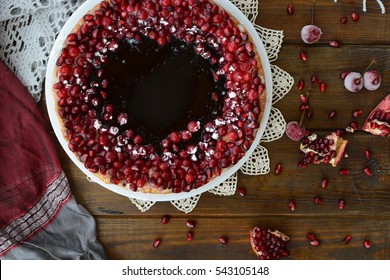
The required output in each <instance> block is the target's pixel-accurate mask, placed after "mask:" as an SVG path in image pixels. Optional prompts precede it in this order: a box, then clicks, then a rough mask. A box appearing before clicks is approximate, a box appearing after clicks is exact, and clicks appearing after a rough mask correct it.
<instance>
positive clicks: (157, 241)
mask: <svg viewBox="0 0 390 280" xmlns="http://www.w3.org/2000/svg"><path fill="white" fill-rule="evenodd" d="M160 244H161V239H156V240H154V241H153V247H154V248H158V247H160Z"/></svg>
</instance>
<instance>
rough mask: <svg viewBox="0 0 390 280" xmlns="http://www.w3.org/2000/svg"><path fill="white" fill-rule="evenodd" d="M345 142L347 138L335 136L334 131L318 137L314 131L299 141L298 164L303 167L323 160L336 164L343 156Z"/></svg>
mask: <svg viewBox="0 0 390 280" xmlns="http://www.w3.org/2000/svg"><path fill="white" fill-rule="evenodd" d="M347 143H348V141H347V140H344V139H343V138H342V137H340V136H337V135H336V133H332V134H331V135H327V136H325V137H320V136H318V135H317V134H315V133H314V134H311V135H309V136H306V137H304V138H303V139H302V141H301V146H300V150H301V161H300V165H301V166H302V167H303V166H306V165H307V164H309V163H314V164H320V163H322V162H324V163H330V164H331V165H332V166H336V165H337V164H338V163H339V162H340V160H341V159H342V158H343V156H344V153H345V148H346V146H347Z"/></svg>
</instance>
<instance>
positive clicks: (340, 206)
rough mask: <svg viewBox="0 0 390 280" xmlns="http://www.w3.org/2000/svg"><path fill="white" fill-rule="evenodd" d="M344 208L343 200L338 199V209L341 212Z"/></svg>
mask: <svg viewBox="0 0 390 280" xmlns="http://www.w3.org/2000/svg"><path fill="white" fill-rule="evenodd" d="M344 207H345V199H339V209H340V210H343V209H344Z"/></svg>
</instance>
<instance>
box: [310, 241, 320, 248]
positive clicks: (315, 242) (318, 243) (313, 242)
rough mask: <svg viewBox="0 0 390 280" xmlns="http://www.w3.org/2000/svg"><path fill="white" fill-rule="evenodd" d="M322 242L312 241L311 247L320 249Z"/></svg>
mask: <svg viewBox="0 0 390 280" xmlns="http://www.w3.org/2000/svg"><path fill="white" fill-rule="evenodd" d="M320 244H321V242H320V241H319V240H318V239H314V240H312V241H310V245H312V246H314V247H318V246H320Z"/></svg>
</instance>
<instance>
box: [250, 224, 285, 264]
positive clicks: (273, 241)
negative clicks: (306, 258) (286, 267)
mask: <svg viewBox="0 0 390 280" xmlns="http://www.w3.org/2000/svg"><path fill="white" fill-rule="evenodd" d="M249 236H250V241H251V245H252V249H253V251H255V253H256V255H257V256H258V257H259V259H260V260H279V259H281V258H285V257H288V256H289V255H290V250H288V249H287V248H286V246H287V242H288V241H289V239H290V238H289V237H288V236H287V235H285V234H284V233H282V232H280V231H278V230H273V229H269V228H265V227H254V228H253V229H251V230H250V231H249Z"/></svg>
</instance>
